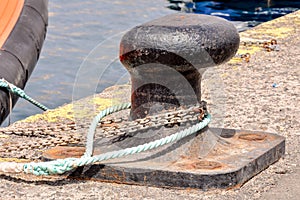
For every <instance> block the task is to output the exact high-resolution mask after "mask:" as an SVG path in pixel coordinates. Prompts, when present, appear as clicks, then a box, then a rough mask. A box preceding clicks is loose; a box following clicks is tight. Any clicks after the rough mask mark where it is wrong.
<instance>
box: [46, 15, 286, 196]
mask: <svg viewBox="0 0 300 200" xmlns="http://www.w3.org/2000/svg"><path fill="white" fill-rule="evenodd" d="M238 45H239V35H238V33H237V31H236V29H235V28H234V26H233V25H232V24H230V23H229V22H227V21H226V20H223V19H220V18H216V17H212V16H205V15H196V14H183V13H181V14H173V15H168V16H166V17H163V18H160V19H157V20H154V21H151V22H149V23H146V24H143V25H141V26H137V27H135V28H133V29H132V30H130V31H129V32H127V33H126V34H125V35H124V37H123V39H122V41H121V49H120V60H121V62H122V63H123V64H124V66H125V67H126V68H127V70H128V71H129V73H130V75H131V80H132V95H131V97H132V99H131V104H132V108H131V118H132V119H136V120H134V121H132V120H127V119H125V120H124V119H120V118H117V119H108V120H107V121H102V122H101V131H103V132H104V133H106V134H108V136H109V137H108V136H107V137H105V138H102V139H103V140H102V139H101V138H99V140H98V142H94V143H96V144H97V145H94V146H95V149H94V153H95V154H98V153H97V152H99V153H101V154H102V155H99V156H102V157H103V156H105V157H106V156H112V157H114V158H115V159H114V160H108V161H104V160H103V162H102V161H101V163H100V164H96V163H94V164H93V165H91V166H90V167H87V168H86V169H83V168H78V170H76V171H74V173H73V174H71V175H70V177H72V176H74V177H77V178H78V177H79V178H84V179H87V178H92V179H96V180H106V181H107V180H108V181H116V182H118V183H129V184H141V185H151V186H158V187H161V186H162V187H176V188H177V187H188V188H201V189H204V190H207V189H210V188H232V187H234V186H238V185H242V184H243V183H245V182H246V181H247V180H249V179H250V178H251V177H253V176H254V175H256V174H258V173H259V172H260V171H262V170H264V169H265V168H267V167H268V166H269V165H270V164H272V163H274V162H275V161H277V160H278V159H279V158H280V157H282V156H283V155H284V152H285V139H284V138H283V137H281V136H278V135H276V134H272V133H264V132H261V131H246V130H233V129H226V128H223V127H216V128H213V127H208V126H207V124H205V128H203V129H201V130H200V131H198V132H197V133H196V130H195V131H193V133H191V131H190V130H192V129H190V128H193V127H195V124H196V125H199V124H201V123H203V121H205V120H207V118H206V119H205V117H204V116H205V115H204V112H201V114H200V115H199V112H197V111H195V112H194V109H195V104H198V105H197V109H198V108H199V107H201V102H200V101H201V76H202V74H203V72H204V70H205V69H206V68H208V67H212V66H215V65H217V64H221V63H224V62H226V61H227V60H229V59H230V58H231V57H232V56H233V55H234V54H235V53H236V51H237V49H238ZM199 104H200V106H199ZM126 105H129V104H126ZM173 107H180V108H179V109H174V110H173V109H170V108H173ZM181 107H182V109H181ZM115 108H116V107H115ZM115 108H114V109H115ZM110 109H111V108H109V109H108V110H109V112H111V111H110ZM197 109H196V110H197ZM198 110H201V108H199V109H198ZM164 111H166V112H164ZM190 111H192V114H190ZM104 112H105V113H106V112H108V111H107V110H105V111H104ZM156 114H157V115H156ZM102 115H103V113H102V114H101V116H102ZM148 115H149V116H148ZM151 115H155V116H151ZM145 116H146V117H145ZM200 116H201V117H200ZM207 116H209V115H207ZM207 116H206V117H207ZM118 117H119V116H118ZM143 117H145V118H144V119H139V118H143ZM236 117H238V116H236ZM96 118H98V116H97V117H96ZM197 130H199V129H197ZM103 132H102V133H101V135H103ZM187 133H191V134H187ZM179 136H180V137H179ZM183 136H186V137H183ZM174 138H175V140H174ZM176 138H180V139H178V140H176ZM205 138H206V139H205ZM92 139H93V138H92ZM175 141H176V142H175ZM167 142H169V143H167ZM159 145H163V146H159ZM156 147H157V148H156ZM67 149H71V152H72V153H74V152H75V150H77V151H78V152H79V151H80V149H79V148H78V147H77V148H76V149H75V150H74V149H73V148H70V147H68V148H67ZM67 149H65V148H60V149H58V148H56V149H54V151H52V152H51V151H50V153H49V154H47V152H45V153H44V155H46V156H45V158H50V159H51V157H52V158H53V152H54V154H56V155H59V154H60V153H61V152H65V151H67ZM125 151H126V152H125ZM132 152H133V154H132V155H129V154H128V153H130V154H131V153H132ZM75 153H76V152H75ZM116 153H117V154H118V155H121V156H122V157H120V158H117V157H118V156H116ZM76 154H77V153H76ZM49 155H50V156H49ZM62 155H63V154H62ZM72 155H75V154H72ZM126 155H127V156H126ZM54 156H55V155H54ZM54 158H55V157H54ZM56 158H57V157H56Z"/></svg>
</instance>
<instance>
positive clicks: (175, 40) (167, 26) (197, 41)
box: [120, 13, 240, 119]
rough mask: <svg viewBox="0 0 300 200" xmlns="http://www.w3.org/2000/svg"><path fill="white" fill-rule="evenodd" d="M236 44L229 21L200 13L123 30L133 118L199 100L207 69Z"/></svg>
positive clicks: (229, 53) (123, 55)
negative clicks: (202, 79)
mask: <svg viewBox="0 0 300 200" xmlns="http://www.w3.org/2000/svg"><path fill="white" fill-rule="evenodd" d="M239 41H240V40H239V34H238V32H237V30H236V28H235V27H234V26H233V25H232V23H230V22H228V21H226V20H224V19H221V18H218V17H213V16H207V15H198V14H184V13H180V14H172V15H168V16H165V17H162V18H159V19H156V20H153V21H151V22H148V23H145V24H143V25H140V26H137V27H135V28H133V29H132V30H130V31H129V32H127V33H126V34H125V35H124V36H123V38H122V41H121V44H120V61H121V62H122V64H123V65H124V66H125V67H126V69H127V70H128V71H129V73H130V75H131V81H132V96H131V103H132V108H131V117H132V118H133V119H137V118H144V117H145V116H147V115H148V114H150V115H151V114H156V113H157V112H159V111H161V110H164V109H170V108H172V107H179V106H188V105H192V104H194V105H195V104H196V103H197V102H200V101H201V77H202V75H203V72H204V70H205V68H207V67H212V66H215V65H218V64H221V63H224V62H226V61H228V60H229V59H230V58H231V57H233V56H234V55H235V53H236V52H237V49H238V47H239Z"/></svg>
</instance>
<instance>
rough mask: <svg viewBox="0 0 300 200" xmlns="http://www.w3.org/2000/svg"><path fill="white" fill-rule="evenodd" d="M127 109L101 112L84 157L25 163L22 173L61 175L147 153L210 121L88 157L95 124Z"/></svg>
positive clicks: (89, 138) (198, 128) (120, 108)
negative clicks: (80, 168) (158, 137)
mask: <svg viewBox="0 0 300 200" xmlns="http://www.w3.org/2000/svg"><path fill="white" fill-rule="evenodd" d="M129 107H130V104H128V103H126V104H121V105H118V106H114V107H111V108H108V109H106V110H104V111H101V112H100V113H99V114H98V115H97V116H96V117H95V118H94V120H93V122H92V124H91V126H90V129H89V134H88V141H89V143H87V150H86V152H85V154H84V156H82V157H81V158H67V159H58V160H54V161H50V162H40V163H34V162H31V163H26V164H24V166H23V170H24V172H25V173H32V174H35V175H51V174H63V173H65V172H68V171H70V170H73V169H75V168H77V167H79V166H85V165H89V164H93V163H95V162H100V161H104V160H108V159H113V158H120V157H123V156H127V155H132V154H135V153H140V152H144V151H148V150H151V149H154V148H158V147H160V146H163V145H166V144H169V143H171V142H175V141H178V140H181V139H182V138H184V137H187V136H189V135H192V134H194V133H196V132H197V131H199V130H201V129H203V128H204V127H206V126H207V125H208V124H209V122H210V120H211V116H210V114H208V115H206V116H205V118H204V119H203V120H202V121H201V122H199V123H197V124H195V125H193V126H191V127H189V128H187V129H185V130H182V131H180V132H177V133H175V134H172V135H170V136H167V137H165V138H162V139H158V140H155V141H153V142H149V143H146V144H143V145H139V146H136V147H131V148H126V149H122V150H118V151H112V152H108V153H104V154H100V155H97V156H92V157H91V156H90V155H91V151H92V149H93V144H91V143H90V142H91V141H92V140H93V138H94V132H95V129H96V125H95V124H97V123H98V122H99V121H100V120H101V119H102V118H103V117H105V116H106V115H108V114H111V113H113V112H116V111H119V110H122V109H126V108H129Z"/></svg>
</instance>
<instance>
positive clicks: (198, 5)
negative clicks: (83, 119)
mask: <svg viewBox="0 0 300 200" xmlns="http://www.w3.org/2000/svg"><path fill="white" fill-rule="evenodd" d="M231 2H233V1H231ZM235 2H237V3H234V4H233V3H230V2H226V3H224V2H223V1H218V2H217V1H173V0H169V1H167V0H151V1H146V0H145V1H137V0H126V1H124V0H86V1H82V0H71V1H70V0H49V27H48V33H47V37H46V41H45V44H44V47H43V50H42V53H41V56H40V60H39V62H38V65H37V66H36V68H35V70H34V72H33V74H32V75H31V78H30V80H29V82H28V83H27V86H26V88H25V91H26V93H27V94H28V95H30V96H32V97H34V98H35V99H36V100H38V101H40V102H42V103H43V104H45V105H46V106H48V107H49V108H55V107H57V106H60V105H62V104H64V103H70V102H72V100H73V99H78V98H81V97H84V96H87V95H93V94H95V93H97V92H101V91H102V90H103V89H104V88H106V87H108V86H111V85H114V84H120V83H126V82H128V74H127V72H126V70H124V68H123V67H122V65H121V64H120V63H119V61H118V44H119V41H120V38H121V36H122V34H123V33H124V31H126V30H128V29H130V28H132V27H133V26H135V25H138V24H141V23H144V22H146V21H149V20H151V19H154V18H158V17H160V16H163V15H166V14H170V13H174V12H178V10H180V11H184V12H195V13H205V14H211V15H216V16H221V17H224V18H227V19H229V20H232V21H235V22H234V23H235V24H236V26H237V27H238V28H239V29H240V30H243V29H246V28H247V27H249V26H252V25H251V23H253V25H255V24H256V23H260V22H263V21H268V20H270V19H273V18H275V17H278V16H281V15H284V14H287V13H289V12H292V11H295V10H296V9H297V8H299V2H298V1H272V3H271V4H270V5H269V6H267V7H266V6H265V4H263V3H262V4H259V3H251V6H250V3H249V1H235ZM240 2H247V3H246V5H245V3H243V4H241V5H240ZM250 2H251V1H250ZM253 2H254V1H253ZM255 2H257V1H255ZM265 2H266V1H265ZM273 2H276V4H275V3H274V4H273ZM279 2H286V4H281V3H279ZM170 8H171V9H170ZM36 113H41V111H40V110H39V109H38V108H35V107H34V106H32V105H31V104H29V103H27V102H26V101H25V100H23V99H20V100H19V101H18V103H17V105H16V106H15V108H14V110H13V113H12V115H11V121H12V122H14V121H17V120H20V119H23V118H26V117H28V116H30V115H33V114H36ZM6 124H7V123H4V125H6Z"/></svg>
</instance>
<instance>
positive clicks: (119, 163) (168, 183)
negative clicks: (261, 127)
mask: <svg viewBox="0 0 300 200" xmlns="http://www.w3.org/2000/svg"><path fill="white" fill-rule="evenodd" d="M101 151H102V150H101V149H96V152H101ZM284 153H285V139H284V137H282V136H278V135H276V134H272V133H265V132H255V131H243V130H233V129H219V128H206V129H205V130H203V131H202V132H199V133H197V134H195V135H193V136H190V137H188V138H185V139H183V140H181V141H179V142H177V143H173V144H170V145H167V146H164V147H161V148H158V149H155V150H151V151H148V152H143V153H140V154H135V155H130V156H126V157H124V158H120V159H114V160H110V161H106V162H103V163H101V164H93V165H91V166H85V167H81V168H78V169H76V170H75V171H73V172H72V173H70V174H69V177H70V178H79V179H85V180H87V179H92V180H99V181H109V182H116V183H125V184H138V185H145V186H157V187H182V188H187V187H188V188H198V189H203V190H208V189H213V188H224V189H225V188H227V189H228V188H232V187H237V186H241V185H242V184H243V183H245V182H246V181H247V180H249V179H250V178H251V177H253V176H255V175H256V174H258V173H259V172H261V171H262V170H264V169H266V168H267V167H268V166H269V165H271V164H272V163H274V162H276V161H277V160H278V159H280V158H281V157H282V156H283V155H284Z"/></svg>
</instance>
